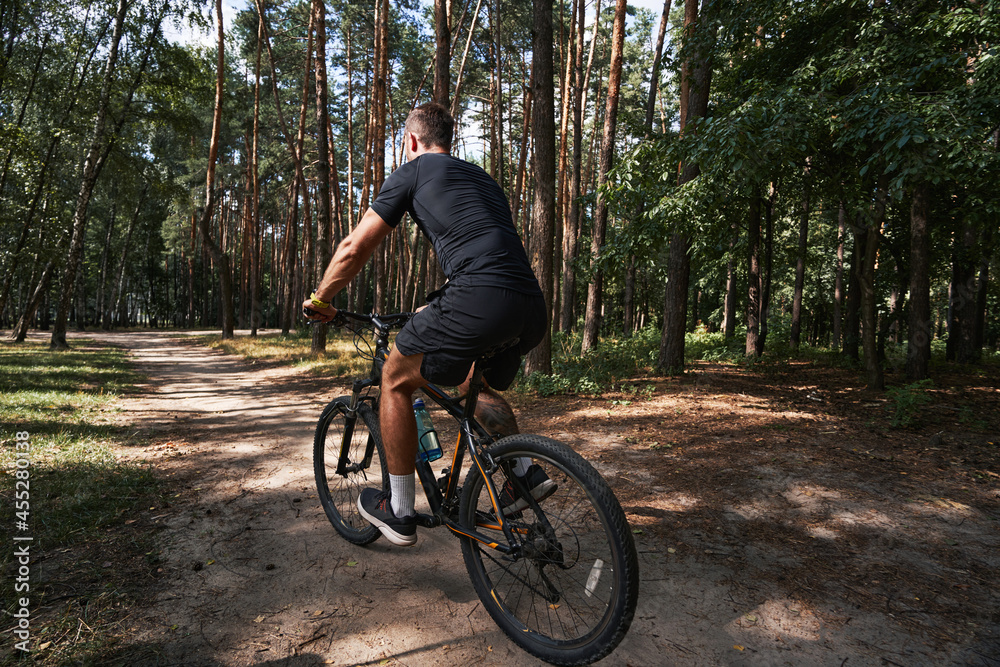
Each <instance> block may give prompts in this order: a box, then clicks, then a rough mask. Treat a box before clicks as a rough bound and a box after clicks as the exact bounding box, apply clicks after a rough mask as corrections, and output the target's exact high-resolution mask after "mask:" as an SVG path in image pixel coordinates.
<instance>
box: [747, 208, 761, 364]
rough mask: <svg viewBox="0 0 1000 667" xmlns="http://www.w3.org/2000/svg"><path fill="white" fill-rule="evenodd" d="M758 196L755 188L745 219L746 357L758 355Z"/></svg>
mask: <svg viewBox="0 0 1000 667" xmlns="http://www.w3.org/2000/svg"><path fill="white" fill-rule="evenodd" d="M760 292H761V276H760V196H759V194H758V193H757V190H756V188H755V189H754V194H753V195H752V199H751V200H750V216H749V218H747V340H746V349H745V353H746V355H747V356H748V357H753V356H758V355H759V354H760V353H759V352H758V349H759V348H760V302H761V298H760Z"/></svg>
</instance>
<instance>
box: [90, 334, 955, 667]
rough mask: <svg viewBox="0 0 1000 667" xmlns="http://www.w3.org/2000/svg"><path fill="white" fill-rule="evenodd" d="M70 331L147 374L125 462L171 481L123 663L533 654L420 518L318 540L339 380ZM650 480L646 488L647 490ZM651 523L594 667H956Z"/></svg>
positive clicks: (870, 617) (134, 401) (527, 426)
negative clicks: (509, 634)
mask: <svg viewBox="0 0 1000 667" xmlns="http://www.w3.org/2000/svg"><path fill="white" fill-rule="evenodd" d="M87 336H88V337H89V338H98V339H100V340H104V341H107V342H109V343H114V344H116V345H121V346H125V347H127V348H128V349H129V350H130V351H131V354H132V357H133V359H134V361H135V363H136V365H137V366H138V369H139V370H140V371H141V372H142V373H144V374H146V376H147V377H148V380H147V382H146V384H144V385H143V386H141V387H140V391H139V392H138V393H137V394H134V395H132V396H130V397H128V398H127V399H124V400H123V401H122V407H123V408H124V411H125V412H124V414H123V419H124V420H125V421H126V422H127V423H129V424H131V425H134V427H135V428H136V429H137V430H140V431H142V432H143V433H144V434H145V435H146V436H147V438H148V441H149V442H150V443H151V444H150V445H149V446H148V447H144V448H143V449H142V450H136V451H131V452H129V453H128V455H129V456H130V457H133V458H136V459H147V460H149V461H151V462H152V463H153V465H154V466H155V468H156V470H157V471H158V473H159V474H160V475H161V476H162V477H164V478H165V479H167V480H173V481H172V482H171V484H172V485H173V487H172V488H174V490H173V491H172V494H173V495H172V497H171V498H169V502H168V505H167V506H166V507H156V508H150V509H149V511H148V513H147V515H146V516H144V517H142V520H143V521H151V522H153V523H155V524H156V525H157V526H158V527H159V528H161V532H160V536H161V541H162V544H163V546H164V553H163V560H164V563H163V566H162V567H163V574H162V575H161V579H160V588H159V590H158V592H157V594H156V595H155V600H154V602H153V604H152V606H150V607H148V608H145V609H140V610H135V611H134V613H133V616H132V624H133V626H134V630H135V635H134V637H133V638H132V639H131V640H130V641H128V642H127V644H128V645H127V646H126V647H124V648H123V652H125V653H127V655H128V656H129V657H130V660H131V661H132V664H142V665H145V664H149V665H184V666H194V665H227V666H228V665H321V664H329V665H382V664H386V665H444V666H448V665H469V664H477V665H479V664H481V665H501V664H502V665H507V664H511V663H516V664H521V665H539V664H543V663H540V662H538V661H536V660H534V659H533V658H531V657H530V656H528V655H527V654H526V653H524V652H523V651H521V650H520V649H519V648H517V647H516V646H514V645H513V644H512V643H511V642H510V641H509V640H508V639H507V638H506V637H505V636H504V635H503V634H502V633H501V632H500V631H499V629H498V628H497V627H496V626H495V625H494V624H493V622H492V620H491V619H490V618H489V616H488V614H487V613H486V612H485V610H484V609H483V608H482V606H481V605H480V603H479V601H478V599H477V598H476V595H475V592H474V591H473V589H472V585H471V583H470V582H469V578H468V575H467V574H466V572H465V569H464V566H463V564H462V558H461V552H460V547H459V543H458V541H457V540H456V539H455V538H453V537H452V536H451V535H450V534H449V533H448V532H447V531H445V530H444V529H440V530H422V531H421V533H420V537H419V540H418V543H417V545H416V546H415V547H413V548H410V549H401V548H396V547H392V546H391V545H389V544H388V543H387V542H386V541H385V540H379V541H377V542H376V543H374V544H373V545H370V546H368V547H355V546H353V545H351V544H348V543H347V542H345V541H344V540H342V539H340V538H339V537H338V536H337V534H336V533H335V531H334V530H333V528H332V527H331V526H330V524H329V522H328V521H327V519H326V517H325V515H324V514H323V511H322V509H321V507H320V505H319V502H318V500H317V497H316V493H315V489H314V483H313V477H312V460H311V458H312V457H311V448H312V434H313V428H314V425H315V419H316V418H317V416H318V415H319V412H320V410H321V409H322V407H323V405H324V404H325V403H326V401H328V400H329V399H331V398H333V397H335V396H337V395H340V394H343V393H347V388H346V387H345V386H331V384H330V383H329V381H326V380H319V379H316V378H315V377H311V376H308V375H307V374H305V373H302V372H298V371H295V370H294V369H289V368H267V369H260V368H259V367H254V366H253V365H251V364H248V363H247V362H245V361H243V360H240V359H237V358H234V357H229V356H226V355H224V354H221V353H218V352H215V351H212V350H209V349H206V348H203V347H200V346H197V345H195V344H193V343H192V342H191V341H190V340H188V339H187V338H186V336H185V335H184V334H178V333H156V332H129V333H115V334H93V333H91V334H87ZM521 421H522V430H523V431H525V432H532V431H534V432H538V431H539V429H544V428H545V427H546V424H548V423H552V420H551V419H550V418H549V417H543V416H541V415H537V414H535V412H534V410H533V409H532V408H531V407H528V408H524V409H522V411H521ZM548 434H549V435H554V436H556V437H559V434H558V429H553V430H552V431H550V432H549V433H548ZM564 435H566V436H569V437H566V438H565V439H566V440H568V441H570V443H571V444H572V446H574V447H575V448H576V449H577V450H578V451H580V452H581V453H582V454H583V455H584V456H586V457H588V458H590V459H591V460H592V461H604V462H605V463H603V464H601V465H599V467H600V469H601V470H602V472H603V473H604V474H605V475H606V476H608V477H609V479H611V478H616V477H617V476H620V475H622V474H624V473H626V472H628V471H622V470H620V469H616V468H613V467H611V466H609V464H608V463H607V461H608V460H609V457H608V456H601V454H602V453H607V452H609V451H612V450H613V448H614V447H615V446H616V444H617V443H616V440H615V437H614V436H608V435H607V434H606V433H601V432H597V431H595V432H594V433H584V432H581V431H580V430H574V431H573V433H572V434H569V433H566V434H564ZM442 441H443V442H447V440H445V439H443V440H442ZM445 458H447V457H445ZM619 458H621V457H619ZM621 463H625V464H627V463H628V461H627V459H623V460H621ZM632 477H633V478H635V477H640V478H641V475H632ZM654 481H655V480H654ZM656 488H658V487H654V486H653V485H652V483H651V482H650V483H649V484H647V493H650V494H653V495H656V494H657V493H659V492H660V491H658V490H656ZM623 504H624V505H625V507H626V511H627V512H629V513H630V515H631V513H632V512H634V511H637V508H636V507H635V506H632V507H630V504H629V503H628V502H623ZM641 509H642V508H638V510H641ZM650 533H651V531H644V532H643V533H641V534H637V535H636V538H637V547H638V549H639V551H640V565H641V574H642V588H641V593H640V599H639V606H638V611H637V613H636V618H635V621H634V623H633V625H632V628H631V631H630V633H629V634H628V636H627V637H626V638H625V640H624V642H623V643H622V644H621V645H620V647H619V648H618V650H617V651H616V652H614V653H613V654H612V655H611V656H610V657H608V658H606V659H605V660H603V661H602V662H601V663H600V664H605V665H626V664H627V665H634V666H640V665H848V666H857V665H883V664H900V665H937V664H965V663H964V661H963V659H962V658H960V657H956V655H954V654H952V653H949V652H938V651H936V650H935V649H932V648H930V647H929V646H927V645H925V644H924V643H923V642H922V641H920V639H918V638H913V637H911V636H909V635H908V634H907V633H906V632H905V631H904V630H903V629H902V628H899V627H897V626H895V625H894V624H893V622H892V621H891V620H889V619H887V618H886V617H885V616H881V615H875V614H871V613H866V612H865V611H862V610H859V609H845V608H844V607H843V603H842V602H840V601H837V600H831V601H829V602H828V603H823V604H816V605H812V606H810V605H804V604H803V603H802V602H801V601H797V600H793V599H789V598H785V597H782V596H781V595H780V594H778V593H775V592H772V591H769V590H768V589H767V587H766V585H762V587H761V588H755V586H754V582H752V581H751V582H747V581H741V573H740V569H741V568H740V562H739V561H738V560H736V559H733V558H732V557H727V553H726V552H725V551H721V550H720V551H718V552H716V553H711V550H706V551H705V552H704V553H703V554H702V553H699V554H697V555H689V556H685V557H681V555H680V554H676V553H673V552H671V551H670V549H671V544H669V543H667V542H666V541H664V540H663V539H662V538H658V537H655V536H654V535H652V534H650ZM758 557H759V558H761V559H765V560H766V559H768V558H769V556H768V555H767V554H766V553H762V554H759V556H758ZM886 661H888V662H886Z"/></svg>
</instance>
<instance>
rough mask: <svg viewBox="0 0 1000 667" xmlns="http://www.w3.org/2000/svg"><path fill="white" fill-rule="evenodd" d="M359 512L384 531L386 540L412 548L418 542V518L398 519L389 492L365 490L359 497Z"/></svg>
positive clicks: (406, 517) (405, 517)
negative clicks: (393, 510)
mask: <svg viewBox="0 0 1000 667" xmlns="http://www.w3.org/2000/svg"><path fill="white" fill-rule="evenodd" d="M358 511H359V512H361V516H363V517H364V518H366V519H368V520H369V521H371V522H372V524H373V525H374V526H375V527H376V528H378V529H379V530H380V531H382V534H383V535H385V537H386V539H387V540H389V541H390V542H392V543H393V544H395V545H397V546H400V547H410V546H413V545H414V544H416V542H417V517H416V516H415V515H414V516H404V517H402V518H400V517H397V516H396V515H395V514H393V512H392V503H391V502H390V496H389V492H388V491H379V490H378V489H365V490H363V491H362V492H361V495H360V496H358Z"/></svg>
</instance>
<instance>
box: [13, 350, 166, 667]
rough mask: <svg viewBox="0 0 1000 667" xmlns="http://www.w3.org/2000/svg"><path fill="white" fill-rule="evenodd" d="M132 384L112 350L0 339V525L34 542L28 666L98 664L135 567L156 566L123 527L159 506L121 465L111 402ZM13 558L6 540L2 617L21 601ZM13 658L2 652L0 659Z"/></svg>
mask: <svg viewBox="0 0 1000 667" xmlns="http://www.w3.org/2000/svg"><path fill="white" fill-rule="evenodd" d="M137 379H138V376H137V375H136V374H135V373H134V372H133V371H132V370H131V369H130V368H129V364H128V360H127V357H126V355H125V353H124V352H123V351H121V350H117V349H114V348H106V347H104V348H98V347H95V345H94V344H92V343H87V342H85V341H79V342H77V343H75V348H74V349H73V350H71V351H68V352H50V351H49V350H48V348H47V347H45V346H42V345H37V344H16V345H15V344H12V343H7V342H4V343H0V526H3V531H4V533H8V532H10V533H13V534H17V535H22V536H30V537H32V538H33V541H32V542H31V543H30V544H31V554H32V561H31V563H32V564H31V575H30V580H29V584H30V590H29V591H28V593H27V594H28V597H29V600H30V604H29V609H30V610H31V613H32V615H31V631H32V638H31V646H32V648H33V649H35V650H34V652H33V654H32V657H33V659H32V661H31V662H32V663H33V664H46V665H47V664H52V665H55V664H80V663H82V664H98V663H100V661H101V659H100V656H101V655H103V654H104V652H105V651H107V650H109V647H110V646H112V645H113V644H114V640H115V637H116V634H117V631H116V629H115V628H116V623H117V620H118V619H119V618H120V616H121V614H122V610H123V609H124V608H125V607H127V606H128V605H129V604H130V601H132V600H134V599H135V596H136V595H141V592H140V591H138V590H137V589H136V588H135V586H136V582H137V581H138V579H139V578H140V577H138V576H137V571H138V572H141V571H143V570H146V571H148V569H149V568H150V567H152V566H153V565H154V564H155V560H156V554H157V549H156V545H155V541H154V539H153V538H152V533H151V531H148V530H141V529H139V528H138V527H136V526H130V525H129V524H135V523H136V522H135V521H134V518H135V517H136V516H138V515H139V513H140V512H141V511H142V510H146V509H148V508H149V507H150V505H155V504H157V503H159V502H160V488H159V485H158V482H157V479H156V477H155V476H154V474H153V472H152V470H151V469H150V468H149V467H148V466H143V465H138V464H135V463H132V462H128V461H125V460H123V459H122V457H121V456H120V451H121V449H122V447H123V446H125V445H126V444H127V437H126V434H125V432H124V430H123V429H122V428H121V427H119V426H116V425H115V424H114V423H113V417H114V413H115V407H114V400H115V398H116V397H117V396H118V395H120V394H121V393H122V392H124V391H127V390H128V388H129V386H130V385H131V384H132V383H134V382H135V381H136V380H137ZM18 433H27V434H28V442H29V443H30V455H29V460H30V464H29V466H28V467H27V471H28V475H29V477H28V480H27V481H28V483H29V487H28V491H29V493H30V495H29V514H28V516H27V520H28V525H29V527H28V529H27V530H26V531H22V530H18V529H17V528H16V523H15V522H16V521H19V520H21V519H22V518H24V517H22V516H16V515H15V504H14V500H15V491H16V490H23V486H22V487H20V489H18V488H17V487H16V483H17V481H18V480H17V479H16V477H15V471H16V470H17V469H18V467H17V458H18V457H17V452H16V448H15V445H16V442H17V434H18ZM23 469H24V468H22V470H23ZM126 522H129V524H127V523H126ZM13 560H14V559H13V547H12V546H11V543H10V542H9V541H8V542H7V546H5V548H4V549H3V550H2V551H0V571H2V572H4V573H5V576H4V577H3V578H2V580H0V599H2V600H3V604H4V610H5V611H6V612H8V613H9V612H12V611H14V610H15V605H14V601H15V599H16V598H19V597H22V596H24V595H25V593H24V592H23V591H22V592H16V595H15V590H14V584H15V582H14V580H13V577H8V576H6V573H8V572H10V571H11V570H10V568H11V567H14V566H15V565H16V563H15V562H12V561H13ZM108 562H110V563H113V567H112V568H108V567H107V565H106V564H107V563H108ZM8 621H9V618H8ZM4 627H5V628H7V627H10V624H9V622H5V624H4ZM81 629H82V631H81ZM5 644H8V645H9V643H8V642H5ZM39 646H45V648H44V649H39V648H38V647H39ZM20 657H22V656H21V655H20V652H15V653H6V652H5V654H4V655H2V656H0V664H16V663H17V662H18V659H19V658H20Z"/></svg>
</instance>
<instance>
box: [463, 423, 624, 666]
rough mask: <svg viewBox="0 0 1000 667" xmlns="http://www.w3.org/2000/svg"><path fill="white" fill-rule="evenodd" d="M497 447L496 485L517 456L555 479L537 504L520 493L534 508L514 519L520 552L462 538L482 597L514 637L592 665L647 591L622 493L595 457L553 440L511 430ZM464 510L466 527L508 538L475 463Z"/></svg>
mask: <svg viewBox="0 0 1000 667" xmlns="http://www.w3.org/2000/svg"><path fill="white" fill-rule="evenodd" d="M489 451H490V453H491V454H492V456H493V460H494V461H495V462H496V463H497V464H498V466H497V471H496V472H495V473H493V475H492V479H493V483H494V485H495V487H496V489H497V492H498V493H502V492H501V489H502V488H503V486H504V483H505V482H506V481H507V479H508V476H509V475H510V472H509V471H510V465H511V464H512V463H513V462H514V460H515V459H517V458H519V457H529V458H531V460H532V464H534V465H538V466H540V467H541V468H542V470H544V471H545V473H546V474H547V475H548V477H549V479H550V480H551V481H553V482H555V483H556V487H555V490H554V491H552V492H551V495H550V496H546V497H545V498H544V499H543V500H541V501H537V502H536V501H535V500H528V499H527V497H526V494H522V495H523V496H524V497H525V502H526V503H527V505H528V506H527V507H526V508H525V509H523V510H521V511H518V512H514V513H512V514H511V516H510V517H508V519H507V521H508V522H509V524H510V526H511V528H512V530H513V531H514V532H515V534H516V535H517V536H518V537H519V538H520V539H521V541H522V545H523V546H522V550H521V554H520V555H519V556H518V557H516V558H514V559H510V558H509V557H507V556H504V555H503V554H501V553H500V552H499V551H496V550H495V549H492V548H490V547H489V546H487V545H485V544H482V543H480V542H478V541H475V540H472V539H470V538H463V539H462V554H463V556H464V558H465V565H466V568H467V569H468V571H469V576H470V577H471V578H472V583H473V586H474V587H475V589H476V593H477V594H478V595H479V599H480V600H481V601H482V603H483V606H484V607H486V609H487V610H488V611H489V613H490V615H491V616H492V617H493V620H495V621H496V622H497V624H498V625H499V626H500V627H501V628H502V629H503V630H504V632H506V633H507V635H508V636H509V637H510V638H511V639H513V640H514V642H516V643H517V644H519V645H520V646H521V647H522V648H524V649H525V650H526V651H528V652H529V653H531V654H533V655H535V656H537V657H539V658H541V659H542V660H545V661H547V662H551V663H553V664H558V665H584V664H589V663H591V662H594V661H596V660H599V659H601V658H603V657H604V656H606V655H608V654H609V653H610V652H611V651H613V650H614V648H615V647H616V646H617V645H618V644H619V642H621V640H622V638H623V637H624V636H625V633H626V632H627V631H628V628H629V626H630V625H631V623H632V618H633V616H634V614H635V606H636V600H637V598H638V594H639V560H638V556H637V555H636V551H635V544H634V542H633V540H632V533H631V531H630V530H629V526H628V521H627V520H626V518H625V513H624V512H623V511H622V508H621V505H620V504H619V503H618V499H617V498H615V495H614V493H612V491H611V489H610V488H609V487H608V485H607V483H606V482H605V481H604V479H603V478H602V477H601V476H600V474H599V473H598V472H597V471H596V470H594V469H593V467H591V465H590V464H589V463H587V462H586V461H585V460H584V459H583V458H582V457H581V456H580V455H578V454H577V453H576V452H574V451H572V450H571V449H569V448H568V447H566V446H565V445H563V444H561V443H559V442H556V441H554V440H550V439H548V438H543V437H540V436H534V435H512V436H509V437H506V438H504V439H502V440H500V441H498V442H497V443H496V444H495V445H493V446H492V447H490V449H489ZM529 476H530V475H529ZM459 513H460V520H461V523H462V525H464V526H466V527H470V528H473V529H475V530H477V531H478V532H479V533H481V534H484V535H487V536H491V537H492V538H493V539H492V540H491V541H495V542H497V543H500V544H506V543H507V540H506V538H505V537H504V535H503V532H502V530H500V526H499V524H498V522H497V521H496V519H495V514H494V510H493V505H492V503H491V502H490V497H489V493H488V492H487V490H486V486H485V484H484V481H483V477H482V474H481V473H480V471H479V470H478V468H476V467H475V466H473V468H472V470H471V471H470V473H469V475H468V478H467V479H466V481H465V486H464V490H463V493H462V503H461V507H460V512H459Z"/></svg>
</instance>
